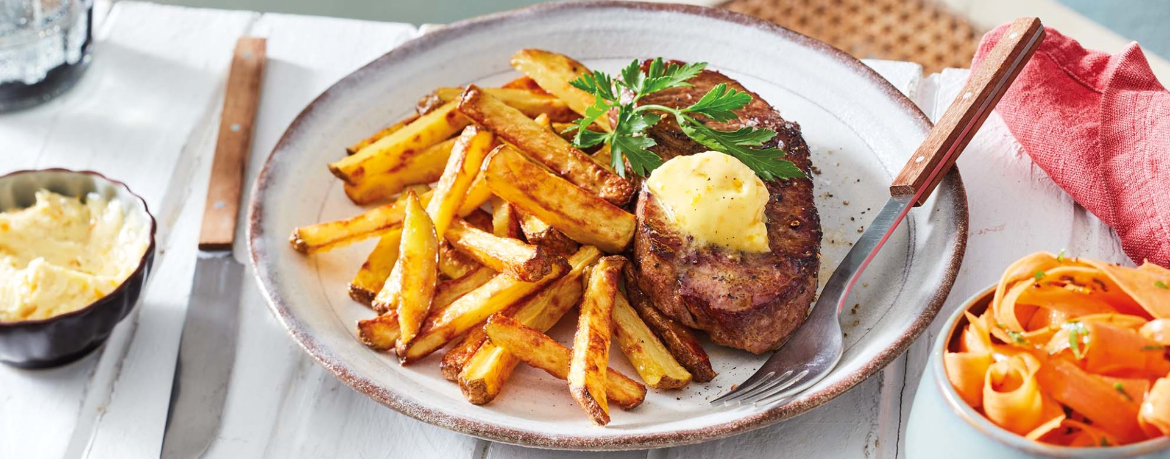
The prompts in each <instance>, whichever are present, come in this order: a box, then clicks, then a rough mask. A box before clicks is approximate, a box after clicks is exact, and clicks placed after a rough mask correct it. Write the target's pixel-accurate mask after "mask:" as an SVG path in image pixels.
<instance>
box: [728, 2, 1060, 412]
mask: <svg viewBox="0 0 1170 459" xmlns="http://www.w3.org/2000/svg"><path fill="white" fill-rule="evenodd" d="M1043 38H1044V27H1043V26H1042V25H1041V24H1040V20H1039V19H1037V18H1020V19H1016V20H1015V21H1014V22H1012V24H1011V26H1010V27H1009V28H1008V29H1007V30H1006V31H1005V32H1004V35H1003V37H1002V38H1001V39H1000V41H999V43H998V44H996V45H995V47H994V48H992V50H991V52H990V53H989V54H988V55H987V57H986V59H984V61H983V62H982V63H981V64H980V65H979V67H978V68H976V69H974V70H972V72H971V75H970V77H969V79H968V80H967V84H966V85H965V86H964V87H963V91H962V92H961V93H959V95H958V96H957V97H956V98H955V101H954V102H952V103H951V105H950V106H949V107H947V111H946V112H945V113H943V116H942V118H940V119H939V121H938V124H936V125H935V126H934V128H933V129H931V131H930V133H929V134H928V135H927V137H926V140H924V141H923V142H922V145H921V146H919V147H918V150H917V151H915V152H914V155H912V156H911V157H910V161H909V162H907V163H906V165H905V166H904V167H903V168H902V171H901V172H900V173H899V174H898V176H897V177H895V178H894V182H893V183H892V184H891V185H890V194H891V198H890V200H889V201H887V202H886V205H885V206H884V207H882V209H881V211H880V212H878V214H877V217H875V218H874V221H873V223H871V224H870V225H869V228H868V229H867V230H866V231H865V233H863V234H862V235H861V239H860V240H858V241H857V243H856V244H854V245H853V248H852V249H851V250H850V251H849V253H848V254H847V255H845V259H844V260H842V261H841V264H840V265H839V266H838V267H837V270H836V271H833V274H832V276H830V277H829V281H828V282H827V283H825V288H824V289H823V290H822V291H821V295H820V297H819V298H818V299H817V302H816V304H815V305H814V306H813V308H812V312H811V313H809V315H808V318H807V319H805V322H804V324H802V325H801V326H800V327H799V328H798V329H797V330H796V333H794V334H793V335H792V337H790V338H789V339H788V341H787V342H786V343H785V344H784V345H783V347H781V348H780V349H779V350H777V351H776V352H775V353H773V354H772V357H770V358H769V359H768V361H767V362H764V365H763V366H762V367H760V369H759V370H757V371H756V373H755V374H753V375H752V376H751V377H750V378H748V379H747V381H744V382H743V384H740V385H739V386H738V387H736V388H735V389H732V390H731V392H728V393H727V394H724V395H723V396H721V397H719V398H716V399H715V400H712V401H711V403H712V404H719V403H722V404H724V405H730V406H736V405H742V404H753V405H757V406H762V405H772V404H775V403H778V402H784V401H787V400H789V399H791V398H792V397H793V396H795V395H798V394H800V393H801V392H804V391H805V390H807V389H808V388H809V387H812V385H813V384H816V383H817V381H820V380H821V379H823V378H824V377H825V376H826V375H828V374H829V372H831V371H832V370H833V368H835V367H836V366H837V363H838V362H840V360H841V355H842V353H843V351H844V339H843V337H842V334H841V322H840V314H841V311H842V310H843V309H844V307H845V304H846V299H847V298H848V296H849V292H850V291H851V290H852V289H853V285H854V284H856V283H857V280H858V279H859V278H860V277H861V274H862V272H864V271H865V268H866V267H867V266H869V263H870V261H872V260H873V258H874V256H876V255H877V253H878V251H880V250H881V248H882V245H883V244H885V242H886V240H888V239H889V238H890V236H891V235H892V234H893V233H894V231H895V230H897V228H898V224H899V223H901V222H902V220H903V219H905V217H906V214H907V213H909V212H910V209H911V208H913V207H916V206H920V205H922V204H923V202H925V201H926V199H927V198H929V197H930V194H931V192H933V191H934V188H935V187H936V186H937V185H938V183H939V182H940V181H941V180H942V178H943V176H944V175H946V173H947V172H948V171H949V170H950V169H951V168H952V167H953V166H954V164H955V160H956V159H958V157H959V153H961V152H962V151H963V149H964V148H966V146H967V144H968V143H969V142H970V141H971V138H972V137H973V136H974V135H975V132H976V131H978V130H979V127H980V126H982V125H983V121H984V120H986V119H987V115H989V114H990V113H991V110H992V108H994V107H995V104H996V103H998V102H999V99H1000V98H1001V97H1003V94H1004V92H1006V91H1007V88H1008V87H1009V86H1010V85H1011V83H1012V82H1013V81H1015V79H1016V76H1017V75H1019V73H1020V70H1022V69H1023V68H1024V65H1025V64H1026V63H1027V62H1028V59H1030V58H1031V57H1032V55H1033V54H1034V53H1035V52H1036V48H1037V47H1039V46H1040V43H1041V42H1042V41H1043Z"/></svg>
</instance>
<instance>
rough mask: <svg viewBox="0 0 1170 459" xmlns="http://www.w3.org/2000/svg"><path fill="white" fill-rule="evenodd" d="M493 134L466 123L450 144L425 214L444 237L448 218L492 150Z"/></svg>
mask: <svg viewBox="0 0 1170 459" xmlns="http://www.w3.org/2000/svg"><path fill="white" fill-rule="evenodd" d="M494 141H495V137H494V136H492V133H491V132H488V131H486V130H484V129H481V128H479V127H477V126H468V127H467V128H465V129H463V133H462V134H460V135H459V138H458V139H457V140H456V141H455V146H454V147H452V148H451V156H450V158H449V159H448V160H447V166H446V168H444V169H443V176H442V177H441V178H440V179H439V183H438V184H437V185H436V186H435V191H434V197H433V198H432V199H431V202H430V203H429V204H427V215H430V217H431V220H432V221H434V222H435V234H438V235H439V237H443V234H444V232H445V231H447V226H448V225H449V224H450V223H451V219H452V218H454V217H455V213H456V212H457V211H458V210H459V208H460V207H461V206H462V205H463V200H464V199H466V198H467V190H469V189H471V184H472V182H474V181H475V178H476V177H477V176H478V175H479V167H480V166H481V165H483V159H484V157H486V156H487V154H488V152H490V151H491V148H492V143H493V142H494Z"/></svg>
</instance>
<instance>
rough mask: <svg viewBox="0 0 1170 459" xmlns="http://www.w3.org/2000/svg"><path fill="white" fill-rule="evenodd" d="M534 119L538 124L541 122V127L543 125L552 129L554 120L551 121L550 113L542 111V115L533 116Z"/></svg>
mask: <svg viewBox="0 0 1170 459" xmlns="http://www.w3.org/2000/svg"><path fill="white" fill-rule="evenodd" d="M532 121H536V124H539V125H540V127H543V128H545V129H548V130H550V131H552V121H549V119H548V115H545V114H544V113H541V114H540V115H538V116H536V117H535V118H532ZM553 132H556V131H553Z"/></svg>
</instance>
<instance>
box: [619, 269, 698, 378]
mask: <svg viewBox="0 0 1170 459" xmlns="http://www.w3.org/2000/svg"><path fill="white" fill-rule="evenodd" d="M635 275H636V274H635V273H634V267H633V265H632V264H627V265H626V268H625V276H626V294H627V295H628V298H629V300H630V301H629V303H630V306H631V307H633V308H634V310H635V311H637V313H638V316H640V317H641V318H642V320H643V321H644V322H645V323H646V325H647V326H649V327H650V329H651V330H653V331H654V334H655V335H657V336H658V337H659V338H660V339H662V343H663V344H665V345H666V348H667V349H669V350H670V353H671V355H673V356H674V358H675V360H676V361H677V362H678V363H679V364H680V365H682V366H683V368H685V369H686V370H687V372H689V373H690V374H691V377H692V378H693V379H694V380H695V381H698V382H708V381H711V380H712V379H715V369H714V368H711V359H710V358H709V357H708V356H707V351H706V350H704V349H703V345H702V343H700V342H699V339H698V338H696V337H695V333H694V332H693V331H691V329H689V328H687V327H686V326H684V325H683V324H680V323H678V322H677V321H675V320H674V319H671V318H669V317H666V316H664V315H662V313H661V312H659V311H658V309H656V308H655V307H654V304H652V303H651V302H650V298H649V297H647V296H646V294H645V293H643V292H642V291H641V290H639V289H638V283H637V278H636V277H635Z"/></svg>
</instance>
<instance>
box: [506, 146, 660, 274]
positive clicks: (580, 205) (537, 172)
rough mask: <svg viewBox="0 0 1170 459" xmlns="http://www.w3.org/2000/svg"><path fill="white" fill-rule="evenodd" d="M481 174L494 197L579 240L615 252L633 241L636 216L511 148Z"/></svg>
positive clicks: (623, 248) (507, 148)
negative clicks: (543, 167)
mask: <svg viewBox="0 0 1170 459" xmlns="http://www.w3.org/2000/svg"><path fill="white" fill-rule="evenodd" d="M483 175H484V178H485V179H486V180H487V183H488V187H489V188H491V190H492V192H493V193H495V194H496V196H499V197H500V198H503V199H504V200H505V201H508V202H510V203H512V204H514V205H515V206H516V207H518V208H520V210H521V211H524V212H526V213H529V214H532V215H534V216H535V217H536V218H538V219H540V220H541V221H543V222H545V223H548V224H549V225H552V227H554V228H556V229H558V230H560V231H561V232H563V233H565V235H566V236H568V237H570V238H572V239H573V240H575V241H577V242H580V243H582V244H590V245H596V246H597V247H599V248H600V249H601V250H604V251H606V252H609V253H617V252H621V251H622V250H625V248H626V246H627V245H629V243H630V240H631V239H633V237H634V228H635V225H636V224H637V222H636V221H635V219H634V214H631V213H629V212H626V211H624V210H622V209H621V208H619V207H617V206H614V205H613V204H610V203H608V202H606V201H605V200H602V199H599V198H597V197H596V196H594V195H593V194H591V193H589V192H587V191H585V190H582V189H581V188H578V187H576V186H573V184H571V183H569V182H567V181H565V180H564V179H562V178H560V177H557V176H555V175H553V174H550V173H548V172H547V171H545V170H544V169H542V168H541V167H540V166H538V165H536V164H534V163H532V162H531V161H528V160H527V159H525V158H524V156H523V155H521V154H520V153H518V152H516V151H515V150H513V149H511V148H509V147H507V146H501V147H499V148H496V150H495V151H494V152H492V154H491V155H490V156H488V159H487V160H486V161H485V163H484V169H483Z"/></svg>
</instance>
